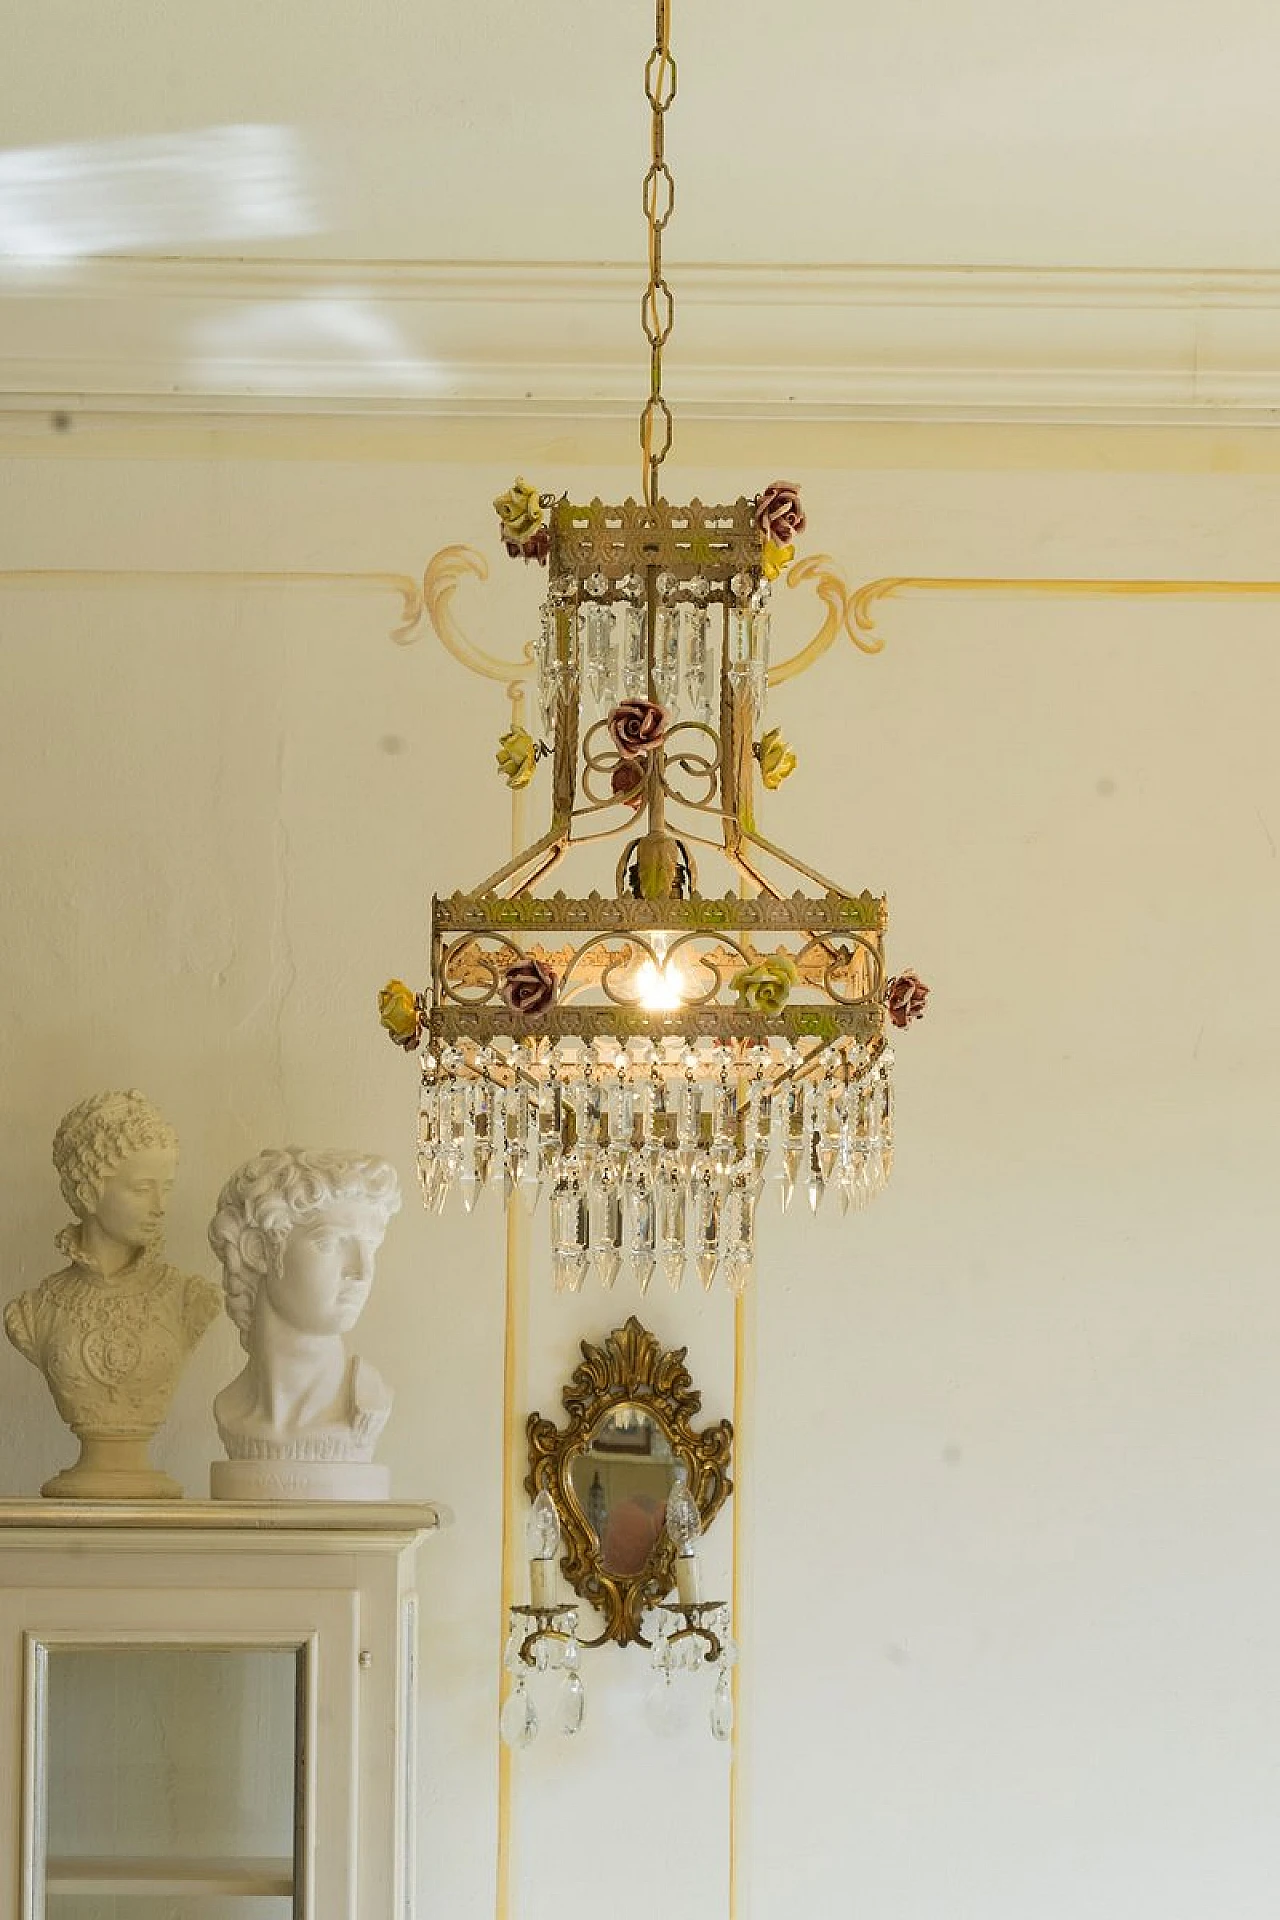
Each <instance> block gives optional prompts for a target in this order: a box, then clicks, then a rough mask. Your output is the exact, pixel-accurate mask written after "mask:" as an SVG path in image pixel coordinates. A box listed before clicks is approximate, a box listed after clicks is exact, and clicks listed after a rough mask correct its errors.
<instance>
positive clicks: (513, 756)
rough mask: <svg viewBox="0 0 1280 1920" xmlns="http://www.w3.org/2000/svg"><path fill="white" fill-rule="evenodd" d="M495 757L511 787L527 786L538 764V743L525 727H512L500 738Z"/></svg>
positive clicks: (499, 769)
mask: <svg viewBox="0 0 1280 1920" xmlns="http://www.w3.org/2000/svg"><path fill="white" fill-rule="evenodd" d="M494 758H495V759H496V760H497V762H498V771H499V773H500V774H501V775H502V776H503V778H504V779H505V781H506V783H507V785H508V786H509V787H512V788H515V787H527V786H528V784H529V782H530V781H531V780H532V778H533V770H534V768H535V767H536V766H537V764H538V743H537V741H536V740H535V739H534V737H533V735H532V734H531V733H526V732H525V730H524V728H523V727H512V728H510V730H509V731H508V732H506V733H504V734H503V736H502V738H501V739H500V740H499V742H498V751H497V753H496V754H495V756H494Z"/></svg>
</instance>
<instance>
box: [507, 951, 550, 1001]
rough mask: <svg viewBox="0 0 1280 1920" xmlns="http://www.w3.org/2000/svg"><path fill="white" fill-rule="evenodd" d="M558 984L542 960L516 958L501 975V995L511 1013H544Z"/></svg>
mask: <svg viewBox="0 0 1280 1920" xmlns="http://www.w3.org/2000/svg"><path fill="white" fill-rule="evenodd" d="M559 984H560V983H559V981H558V980H557V979H556V976H555V974H554V973H552V971H551V969H550V967H549V966H547V965H546V964H545V962H544V961H542V960H517V961H516V963H515V965H514V966H511V967H508V968H507V971H506V973H505V975H504V976H503V981H502V997H503V999H504V1000H505V1001H506V1003H507V1005H508V1006H509V1007H510V1009H511V1011H512V1013H519V1014H533V1013H545V1012H546V1010H547V1008H548V1007H549V1006H550V1005H551V1003H552V1001H553V1000H554V999H555V997H556V988H557V987H558V986H559Z"/></svg>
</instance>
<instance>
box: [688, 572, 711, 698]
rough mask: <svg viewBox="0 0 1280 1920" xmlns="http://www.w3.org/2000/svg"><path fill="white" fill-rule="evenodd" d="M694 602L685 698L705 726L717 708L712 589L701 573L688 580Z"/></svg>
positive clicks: (691, 613)
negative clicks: (709, 599) (709, 602)
mask: <svg viewBox="0 0 1280 1920" xmlns="http://www.w3.org/2000/svg"><path fill="white" fill-rule="evenodd" d="M689 592H690V596H691V600H692V604H691V605H690V606H689V607H688V608H687V609H686V615H687V639H686V643H685V697H686V699H687V700H688V703H689V706H690V709H691V710H692V712H693V714H694V716H695V717H696V718H697V719H699V720H701V721H702V722H703V724H704V725H705V724H706V723H707V722H709V721H710V719H711V715H712V713H713V712H714V710H715V674H716V655H715V648H714V647H713V646H712V644H711V616H710V614H709V612H708V610H707V596H708V594H709V592H710V588H709V586H708V584H707V582H706V580H704V579H703V577H702V576H701V574H699V575H698V576H697V577H696V578H694V579H693V580H691V581H690V582H689Z"/></svg>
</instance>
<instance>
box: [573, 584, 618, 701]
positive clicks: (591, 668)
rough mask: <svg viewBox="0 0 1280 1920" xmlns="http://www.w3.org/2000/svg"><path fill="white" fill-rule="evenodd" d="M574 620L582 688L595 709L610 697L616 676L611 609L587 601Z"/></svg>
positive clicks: (599, 603)
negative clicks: (578, 634) (577, 628)
mask: <svg viewBox="0 0 1280 1920" xmlns="http://www.w3.org/2000/svg"><path fill="white" fill-rule="evenodd" d="M578 618H579V621H580V623H581V629H582V660H583V677H584V681H585V684H586V688H587V691H588V693H589V695H590V697H591V699H592V700H593V701H594V702H595V704H596V706H598V707H601V706H605V705H606V704H607V703H608V702H609V701H611V699H612V697H613V686H614V678H615V673H616V666H615V660H614V622H613V608H612V607H611V606H609V605H608V604H607V603H603V602H599V601H588V602H587V604H586V605H585V606H584V607H583V609H582V611H581V613H580V614H579V616H578Z"/></svg>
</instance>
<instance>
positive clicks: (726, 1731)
mask: <svg viewBox="0 0 1280 1920" xmlns="http://www.w3.org/2000/svg"><path fill="white" fill-rule="evenodd" d="M711 1731H712V1733H713V1734H714V1735H715V1737H716V1739H717V1740H731V1739H732V1738H733V1683H732V1681H731V1680H730V1678H729V1670H728V1668H727V1667H721V1668H720V1671H719V1673H718V1674H717V1676H716V1684H715V1687H714V1689H713V1690H712V1694H711Z"/></svg>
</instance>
